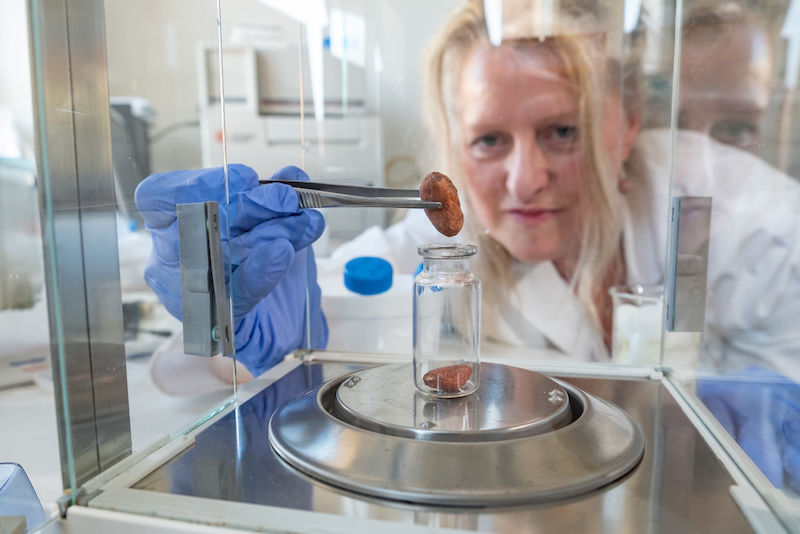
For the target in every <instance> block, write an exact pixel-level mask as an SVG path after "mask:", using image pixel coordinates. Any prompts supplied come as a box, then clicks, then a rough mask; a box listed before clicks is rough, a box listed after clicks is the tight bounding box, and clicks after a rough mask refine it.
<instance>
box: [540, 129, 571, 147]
mask: <svg viewBox="0 0 800 534" xmlns="http://www.w3.org/2000/svg"><path fill="white" fill-rule="evenodd" d="M538 138H539V142H540V143H542V145H543V146H544V147H545V148H550V149H552V150H555V151H565V150H570V149H572V148H573V147H574V146H575V145H576V142H577V140H578V127H577V126H572V125H569V124H556V125H553V126H550V127H548V128H545V129H544V130H543V131H541V132H540V133H539V135H538Z"/></svg>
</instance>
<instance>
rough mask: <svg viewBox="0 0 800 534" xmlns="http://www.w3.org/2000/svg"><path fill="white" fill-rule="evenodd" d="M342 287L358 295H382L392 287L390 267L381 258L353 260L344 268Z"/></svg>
mask: <svg viewBox="0 0 800 534" xmlns="http://www.w3.org/2000/svg"><path fill="white" fill-rule="evenodd" d="M344 286H345V287H346V288H347V289H349V290H350V291H353V292H354V293H358V294H360V295H377V294H378V293H383V292H384V291H387V290H388V289H389V288H390V287H392V265H391V264H390V263H389V262H388V261H386V260H384V259H383V258H375V257H372V256H362V257H360V258H354V259H352V260H350V261H348V262H347V263H346V264H345V266H344Z"/></svg>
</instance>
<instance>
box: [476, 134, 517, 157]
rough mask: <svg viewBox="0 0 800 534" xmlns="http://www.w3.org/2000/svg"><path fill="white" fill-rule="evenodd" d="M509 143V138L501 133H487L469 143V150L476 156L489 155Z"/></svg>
mask: <svg viewBox="0 0 800 534" xmlns="http://www.w3.org/2000/svg"><path fill="white" fill-rule="evenodd" d="M508 143H509V137H508V136H507V135H504V134H502V133H499V132H498V133H488V134H484V135H481V136H478V137H476V138H475V139H474V140H473V141H472V142H471V143H470V149H471V150H472V152H473V153H474V154H476V155H482V156H485V155H491V154H494V153H495V152H497V151H501V150H503V148H504V147H505V146H506V145H507V144H508Z"/></svg>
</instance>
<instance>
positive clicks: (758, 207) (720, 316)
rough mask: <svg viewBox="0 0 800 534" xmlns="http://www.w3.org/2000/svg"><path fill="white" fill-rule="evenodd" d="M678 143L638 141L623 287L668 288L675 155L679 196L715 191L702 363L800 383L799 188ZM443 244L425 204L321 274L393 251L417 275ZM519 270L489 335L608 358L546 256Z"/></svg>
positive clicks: (738, 155)
mask: <svg viewBox="0 0 800 534" xmlns="http://www.w3.org/2000/svg"><path fill="white" fill-rule="evenodd" d="M671 146H672V145H671V136H670V133H669V132H668V131H667V130H650V131H645V132H642V133H641V134H640V135H639V138H638V140H637V144H636V150H637V153H638V154H639V156H640V158H641V160H642V161H643V162H644V167H645V171H644V173H643V174H644V176H642V177H640V179H641V180H642V182H643V183H644V184H645V187H639V188H636V189H635V190H634V191H633V192H632V193H631V194H630V196H629V198H628V208H627V211H626V213H625V214H624V238H623V243H624V255H625V262H626V267H627V276H628V282H629V283H641V284H663V283H664V279H665V274H664V271H665V263H666V261H665V257H666V249H667V215H668V214H667V211H668V207H669V198H670V176H671V174H672V164H673V162H672V158H671V154H674V156H675V158H674V159H675V161H674V176H675V183H674V188H673V191H672V195H673V196H675V195H697V196H711V197H712V220H711V245H710V250H709V267H708V286H707V287H708V290H707V300H706V331H705V334H704V341H703V344H704V349H705V350H704V356H705V357H706V358H707V360H706V362H705V363H708V364H709V365H713V366H715V367H724V368H736V367H742V366H747V365H761V366H765V367H769V368H773V369H776V370H778V371H780V372H783V373H784V374H787V375H789V376H792V377H794V378H795V379H800V372H798V370H797V369H796V368H797V367H798V365H797V364H796V363H795V360H796V359H797V358H798V357H800V240H798V239H797V235H798V232H800V185H798V183H797V182H796V181H795V180H793V179H791V178H789V177H787V176H785V175H783V174H782V173H780V172H778V171H777V170H775V169H773V168H772V167H770V166H769V165H767V164H766V163H764V162H763V161H762V160H760V159H758V158H756V157H755V156H753V155H751V154H749V153H746V152H742V151H740V150H736V149H734V148H731V147H728V146H724V145H721V144H719V143H716V142H714V141H713V140H711V139H709V138H708V137H706V136H703V135H700V134H695V133H692V132H680V133H679V134H678V135H677V139H676V143H675V149H674V150H671ZM460 237H461V236H457V237H456V238H454V240H455V241H458V240H459V238H460ZM462 239H463V238H462ZM443 240H444V239H443V238H442V236H441V235H439V234H438V233H437V232H436V231H435V230H434V229H433V227H432V226H431V224H430V223H429V222H428V220H427V218H426V217H425V215H424V213H423V212H422V211H421V210H410V212H409V214H408V216H407V217H406V218H405V219H404V220H403V221H401V222H399V223H397V224H395V225H393V226H391V227H390V228H388V229H386V230H382V229H380V228H378V227H373V228H370V229H368V230H367V231H365V232H364V233H363V234H361V235H360V236H358V237H357V238H355V239H354V240H352V241H351V242H349V243H346V244H345V245H343V246H341V247H339V248H338V249H337V250H336V251H335V252H334V253H333V255H332V256H331V258H330V259H328V260H323V261H321V262H320V264H321V268H322V271H323V272H324V271H325V270H326V268H327V269H330V268H332V267H331V266H341V265H342V264H343V263H344V262H345V261H346V260H348V259H350V258H352V257H355V256H359V255H364V254H369V255H374V256H381V257H384V258H386V259H387V260H389V261H390V262H391V263H392V264H393V266H394V268H395V269H396V270H397V271H398V272H401V273H405V272H413V270H414V269H415V268H416V267H417V265H419V262H420V259H419V256H418V255H417V253H416V246H417V245H419V244H422V243H428V242H441V241H443ZM513 269H514V273H513V274H514V276H512V279H514V280H516V282H515V285H514V287H513V288H512V291H513V292H514V293H516V294H518V295H519V296H520V298H516V299H515V298H509V299H508V300H507V301H506V302H504V303H503V304H502V308H501V309H500V310H498V311H499V313H497V314H492V316H491V317H486V316H484V321H483V328H484V333H485V335H486V337H487V339H490V340H493V341H497V342H500V343H503V344H507V345H511V346H527V347H537V348H552V349H557V350H558V351H560V353H562V354H563V355H564V356H565V357H567V358H570V359H575V360H601V361H602V360H607V359H608V358H609V355H608V353H607V351H606V350H605V348H604V346H603V344H602V342H601V341H600V338H599V336H598V334H597V333H596V332H595V331H593V330H592V328H591V327H590V323H589V322H588V319H587V316H586V314H585V312H584V310H583V308H582V307H581V305H580V303H579V302H578V300H577V299H576V298H575V296H574V294H573V292H572V291H570V289H569V287H568V285H567V283H566V282H565V281H564V280H563V279H562V278H561V277H560V276H559V274H558V273H557V271H556V270H555V268H554V266H553V264H552V263H551V262H540V263H535V264H522V263H517V264H515V265H514V267H513ZM483 283H484V285H486V284H490V283H491V281H490V280H484V281H483Z"/></svg>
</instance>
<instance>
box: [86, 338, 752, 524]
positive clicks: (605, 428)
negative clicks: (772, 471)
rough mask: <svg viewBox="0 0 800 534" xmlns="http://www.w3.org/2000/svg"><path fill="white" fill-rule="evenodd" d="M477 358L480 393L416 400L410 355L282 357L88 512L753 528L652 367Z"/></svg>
mask: <svg viewBox="0 0 800 534" xmlns="http://www.w3.org/2000/svg"><path fill="white" fill-rule="evenodd" d="M376 364H379V365H377V366H376ZM482 365H483V368H482V372H483V376H484V378H483V383H482V384H481V387H482V389H480V390H479V393H476V394H475V395H474V397H477V396H478V395H482V397H481V398H480V399H477V398H475V399H470V398H469V397H467V398H462V399H446V400H445V402H444V403H441V402H433V403H431V402H430V401H429V400H428V401H426V399H425V398H424V397H423V398H420V396H419V395H415V394H414V392H413V381H412V380H411V369H410V364H409V363H408V362H403V361H402V360H397V359H395V360H394V361H392V360H391V359H390V360H389V361H387V358H386V357H385V356H382V357H380V358H377V357H375V355H363V354H361V355H359V354H354V353H351V354H348V353H327V352H311V353H309V354H306V355H300V356H297V357H295V358H292V359H289V360H287V361H285V362H284V363H283V364H282V365H281V366H279V368H276V369H274V370H273V371H270V372H269V373H267V374H268V375H269V376H268V377H266V378H267V381H262V382H261V383H260V384H258V386H257V387H258V388H261V387H263V385H264V384H268V385H266V387H264V388H263V389H260V390H257V388H255V387H252V386H256V384H250V385H248V386H245V388H244V389H245V390H246V391H247V394H250V393H251V389H252V390H253V391H252V396H250V398H249V399H247V400H246V401H244V402H242V403H241V404H239V405H238V406H231V407H229V408H227V409H226V410H225V411H224V412H222V413H220V414H218V415H216V416H214V417H213V418H212V419H211V420H209V421H208V422H207V423H205V424H204V425H203V426H202V427H200V428H198V429H197V430H196V431H194V432H192V433H190V434H189V435H187V436H186V437H184V438H182V439H179V440H177V441H176V442H175V443H173V444H172V445H171V446H167V447H165V448H164V449H163V450H161V451H157V452H156V453H154V454H153V455H152V456H151V457H150V458H148V459H145V460H143V461H141V462H140V463H139V464H138V465H136V466H134V467H133V468H132V469H131V470H129V471H128V472H124V473H123V474H121V475H120V476H118V477H117V478H116V479H112V480H111V481H110V482H108V483H107V484H106V485H105V487H102V488H98V489H99V490H100V491H99V492H98V493H97V495H96V496H95V497H93V498H91V499H90V500H89V501H88V506H89V507H90V508H100V509H106V510H115V511H121V512H134V513H137V514H145V515H147V516H156V517H170V518H174V519H179V520H183V521H189V522H191V523H202V524H213V525H222V526H227V527H233V528H245V529H261V528H265V527H266V528H267V531H272V529H274V530H275V531H283V530H282V529H284V528H290V526H291V525H295V526H294V527H291V528H293V529H294V528H296V529H297V531H299V532H306V531H309V532H318V531H320V532H375V531H377V530H378V529H381V530H383V531H386V532H417V531H419V532H438V531H440V529H456V531H458V532H517V531H525V532H558V531H565V532H593V531H607V532H647V531H649V532H751V531H752V528H751V526H750V523H749V522H748V520H747V518H746V517H745V515H744V513H743V512H742V510H741V509H740V507H739V506H738V505H737V499H739V498H740V497H741V495H737V492H739V489H737V488H738V487H737V485H736V482H735V480H734V478H733V477H732V475H731V474H730V473H729V472H728V471H727V469H726V467H725V465H724V464H723V460H721V459H720V457H719V456H718V453H719V451H718V450H715V449H714V447H713V446H710V445H709V443H708V442H707V440H706V439H705V437H704V434H703V430H702V427H700V428H698V427H697V426H696V425H695V423H696V421H694V420H693V417H692V416H691V415H690V414H689V413H687V412H685V411H684V408H683V406H682V404H683V403H682V402H681V401H680V400H676V398H675V397H673V394H672V392H671V391H670V388H669V387H668V385H666V384H665V383H664V381H663V380H662V377H661V376H660V375H659V374H657V373H656V374H655V375H652V376H647V375H640V376H631V375H629V376H624V375H620V374H616V375H614V374H610V373H609V372H608V369H607V368H606V369H605V371H604V369H603V368H599V369H597V370H595V373H594V374H593V375H588V374H583V375H582V376H579V375H575V374H574V373H573V374H572V375H569V374H557V373H556V374H553V372H552V371H553V370H551V372H548V373H546V374H539V373H537V372H535V371H532V370H526V369H523V368H521V367H517V366H510V365H501V364H498V363H483V364H482ZM562 373H563V370H562ZM403 375H405V382H406V383H405V384H404V383H403V378H402V377H403ZM361 388H364V391H363V392H364V393H366V394H367V397H362V396H361V393H362V392H361V391H360V389H361ZM376 392H377V393H376ZM367 398H369V399H372V401H366V399H367ZM534 406H535V407H536V408H532V407H534ZM437 422H438V424H437ZM312 524H313V525H322V524H324V527H322V526H316V527H314V528H310V529H309V530H304V528H309V525H312ZM301 525H303V526H301ZM315 528H316V529H318V530H315ZM292 531H294V530H292ZM441 531H442V532H444V531H448V532H450V531H451V530H441Z"/></svg>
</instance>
